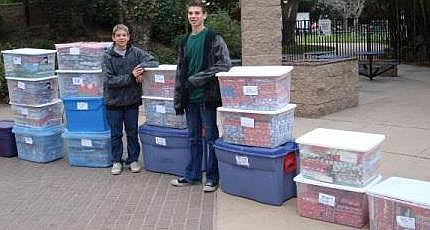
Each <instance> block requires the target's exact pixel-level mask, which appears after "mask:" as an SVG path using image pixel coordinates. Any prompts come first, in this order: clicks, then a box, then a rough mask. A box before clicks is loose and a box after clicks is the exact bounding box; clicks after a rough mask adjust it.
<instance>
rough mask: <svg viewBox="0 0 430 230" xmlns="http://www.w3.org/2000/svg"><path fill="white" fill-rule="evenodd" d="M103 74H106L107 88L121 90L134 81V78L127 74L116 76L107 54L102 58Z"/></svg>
mask: <svg viewBox="0 0 430 230" xmlns="http://www.w3.org/2000/svg"><path fill="white" fill-rule="evenodd" d="M102 69H103V72H104V73H105V74H106V79H105V80H106V84H107V86H108V87H109V88H121V87H124V86H127V85H129V84H131V83H132V81H134V77H133V76H131V73H129V74H122V75H116V74H115V73H114V70H113V66H112V60H111V57H110V55H109V54H107V53H105V54H104V56H103V65H102Z"/></svg>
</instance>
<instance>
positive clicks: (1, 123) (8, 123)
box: [0, 120, 14, 130]
mask: <svg viewBox="0 0 430 230" xmlns="http://www.w3.org/2000/svg"><path fill="white" fill-rule="evenodd" d="M13 124H14V123H13V121H12V120H0V130H4V129H11V128H12V126H13Z"/></svg>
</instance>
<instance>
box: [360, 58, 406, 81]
mask: <svg viewBox="0 0 430 230" xmlns="http://www.w3.org/2000/svg"><path fill="white" fill-rule="evenodd" d="M385 54H386V53H385V52H380V51H363V52H358V53H357V55H360V56H365V57H366V60H365V61H362V60H359V62H358V72H359V73H360V75H364V76H366V77H368V78H369V79H370V80H372V79H373V78H374V77H376V76H379V75H381V74H383V73H385V72H387V71H388V70H390V69H394V68H395V67H396V66H397V65H398V64H399V62H398V61H397V60H383V61H379V60H376V61H375V57H380V56H384V55H385Z"/></svg>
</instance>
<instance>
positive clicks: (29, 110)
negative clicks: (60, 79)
mask: <svg viewBox="0 0 430 230" xmlns="http://www.w3.org/2000/svg"><path fill="white" fill-rule="evenodd" d="M11 108H12V112H13V114H14V118H15V124H16V125H19V126H27V127H34V128H42V127H47V126H55V125H61V124H62V121H63V104H62V103H61V101H60V100H58V99H57V100H56V101H54V102H50V103H46V104H41V105H38V106H28V105H20V104H12V105H11Z"/></svg>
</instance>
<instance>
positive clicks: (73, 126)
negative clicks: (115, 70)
mask: <svg viewBox="0 0 430 230" xmlns="http://www.w3.org/2000/svg"><path fill="white" fill-rule="evenodd" d="M111 44H112V43H111V42H102V43H99V42H76V43H68V44H56V45H55V47H56V49H57V57H58V67H59V70H57V75H58V78H59V82H60V95H61V99H62V100H63V102H64V107H65V114H66V127H67V129H66V130H65V132H64V134H63V137H64V140H65V144H66V152H67V158H68V161H69V164H70V165H72V166H82V167H110V166H111V165H112V160H111V159H112V157H111V141H110V136H111V134H110V130H109V125H108V123H107V117H106V108H105V104H104V99H103V83H104V74H103V72H102V62H103V54H104V52H105V50H106V49H107V48H108V47H109V46H110V45H111Z"/></svg>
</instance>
